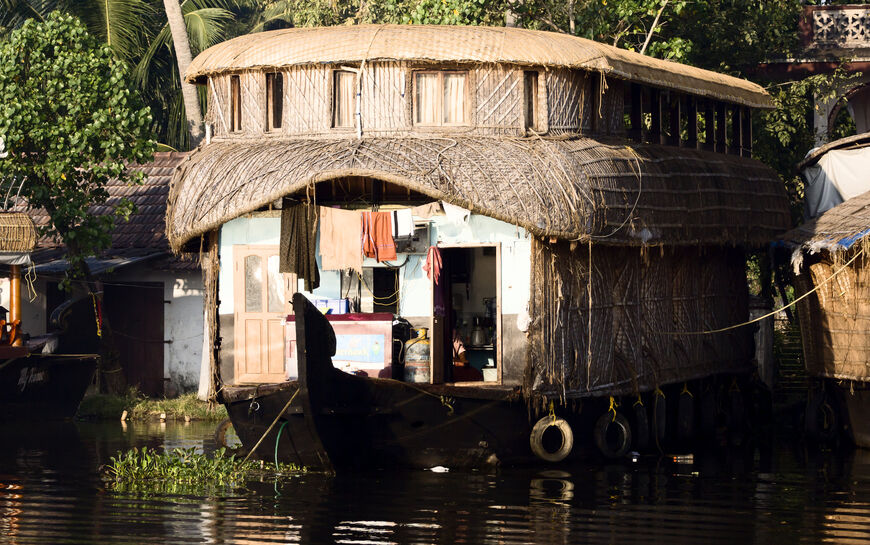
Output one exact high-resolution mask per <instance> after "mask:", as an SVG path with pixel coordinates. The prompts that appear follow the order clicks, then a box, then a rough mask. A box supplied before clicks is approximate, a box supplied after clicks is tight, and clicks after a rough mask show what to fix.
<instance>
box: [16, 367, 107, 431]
mask: <svg viewBox="0 0 870 545" xmlns="http://www.w3.org/2000/svg"><path fill="white" fill-rule="evenodd" d="M98 357H99V356H96V355H43V354H32V355H30V356H26V357H21V358H15V359H10V360H6V361H5V362H0V419H26V418H39V419H50V418H72V417H73V416H75V414H76V411H77V410H78V407H79V404H80V403H81V401H82V398H83V397H84V395H85V391H86V390H87V388H88V386H90V384H91V381H92V380H93V377H94V372H95V371H96V368H97V359H98Z"/></svg>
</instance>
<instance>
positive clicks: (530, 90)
mask: <svg viewBox="0 0 870 545" xmlns="http://www.w3.org/2000/svg"><path fill="white" fill-rule="evenodd" d="M523 83H524V87H525V97H526V128H527V129H532V130H533V131H537V130H539V129H538V73H537V72H536V71H534V70H527V71H525V72H523Z"/></svg>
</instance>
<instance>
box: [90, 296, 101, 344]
mask: <svg viewBox="0 0 870 545" xmlns="http://www.w3.org/2000/svg"><path fill="white" fill-rule="evenodd" d="M91 301H93V303H94V321H95V322H96V323H97V337H100V338H102V337H103V328H102V321H103V320H102V314H101V313H100V310H99V309H98V308H97V296H96V295H94V293H93V292H91Z"/></svg>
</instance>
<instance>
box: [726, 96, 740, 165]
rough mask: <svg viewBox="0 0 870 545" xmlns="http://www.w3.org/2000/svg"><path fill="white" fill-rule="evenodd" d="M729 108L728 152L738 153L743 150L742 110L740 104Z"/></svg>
mask: <svg viewBox="0 0 870 545" xmlns="http://www.w3.org/2000/svg"><path fill="white" fill-rule="evenodd" d="M729 110H731V146H730V147H729V148H728V153H731V154H733V155H740V154H741V153H742V150H743V112H741V110H740V106H737V105H734V106H731V107H729Z"/></svg>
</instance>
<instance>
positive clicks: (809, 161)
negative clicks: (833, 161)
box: [797, 132, 870, 171]
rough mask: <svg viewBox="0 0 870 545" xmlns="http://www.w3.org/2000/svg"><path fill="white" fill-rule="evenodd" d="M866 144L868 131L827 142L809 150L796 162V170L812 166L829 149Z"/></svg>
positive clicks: (856, 146) (869, 134) (868, 139)
mask: <svg viewBox="0 0 870 545" xmlns="http://www.w3.org/2000/svg"><path fill="white" fill-rule="evenodd" d="M867 144H870V132H865V133H861V134H853V135H852V136H847V137H845V138H840V139H839V140H834V141H833V142H828V143H827V144H825V145H824V146H820V147H818V148H815V149H813V150H810V153H808V154H807V156H806V157H804V158H803V160H802V161H801V162H800V163H798V166H797V169H798V171H801V170H803V169H805V168H807V167H810V166H813V165H814V164H816V163H817V162H818V160H819V159H821V158H822V156H823V155H824V154H826V153H828V152H829V151H831V150H839V149H853V148H863V147H866V146H867Z"/></svg>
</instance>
